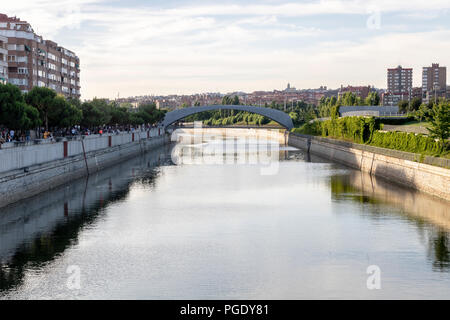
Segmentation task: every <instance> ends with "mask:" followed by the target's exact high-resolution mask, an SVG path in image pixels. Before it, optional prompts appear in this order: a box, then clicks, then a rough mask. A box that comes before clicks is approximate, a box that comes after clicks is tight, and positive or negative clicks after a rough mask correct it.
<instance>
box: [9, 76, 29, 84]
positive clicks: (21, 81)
mask: <svg viewBox="0 0 450 320" xmlns="http://www.w3.org/2000/svg"><path fill="white" fill-rule="evenodd" d="M9 83H11V84H14V85H16V86H27V85H28V80H27V79H15V78H10V79H9Z"/></svg>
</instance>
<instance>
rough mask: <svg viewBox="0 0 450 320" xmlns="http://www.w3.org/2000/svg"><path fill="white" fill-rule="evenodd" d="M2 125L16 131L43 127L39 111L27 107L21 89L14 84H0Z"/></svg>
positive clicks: (0, 122) (0, 121)
mask: <svg viewBox="0 0 450 320" xmlns="http://www.w3.org/2000/svg"><path fill="white" fill-rule="evenodd" d="M0 124H3V125H4V126H6V127H7V128H9V129H14V130H29V129H32V128H36V127H38V126H39V125H41V122H40V120H39V112H38V110H37V109H36V108H34V107H32V106H29V105H27V104H26V103H25V100H24V97H23V95H22V92H21V91H20V89H19V88H18V87H16V86H14V85H12V84H6V85H3V84H0Z"/></svg>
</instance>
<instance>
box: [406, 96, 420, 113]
mask: <svg viewBox="0 0 450 320" xmlns="http://www.w3.org/2000/svg"><path fill="white" fill-rule="evenodd" d="M421 105H422V99H420V98H418V97H416V98H414V99H412V100H411V105H410V106H409V111H417V110H419V108H420V106H421Z"/></svg>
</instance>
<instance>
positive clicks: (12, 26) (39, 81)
mask: <svg viewBox="0 0 450 320" xmlns="http://www.w3.org/2000/svg"><path fill="white" fill-rule="evenodd" d="M0 36H2V37H6V38H7V50H8V53H7V63H8V82H9V83H12V84H14V85H17V86H18V87H19V88H20V89H21V90H22V92H28V91H30V90H31V89H32V88H33V87H35V86H38V87H47V88H50V89H53V90H55V91H56V92H57V93H59V94H63V95H64V96H66V97H73V98H80V90H81V87H80V59H79V58H78V57H77V56H76V55H75V53H73V52H72V51H70V50H67V49H65V48H63V47H61V46H58V44H57V43H55V42H53V41H50V40H44V39H43V38H42V37H41V36H39V35H37V34H36V33H35V32H34V31H33V28H32V27H31V25H30V24H29V23H28V22H26V21H21V20H20V19H19V18H16V17H8V16H7V15H4V14H0Z"/></svg>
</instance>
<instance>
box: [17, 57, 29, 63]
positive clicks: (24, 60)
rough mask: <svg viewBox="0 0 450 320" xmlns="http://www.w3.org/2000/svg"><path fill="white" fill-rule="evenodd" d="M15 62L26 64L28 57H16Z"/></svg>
mask: <svg viewBox="0 0 450 320" xmlns="http://www.w3.org/2000/svg"><path fill="white" fill-rule="evenodd" d="M17 62H22V63H28V57H17Z"/></svg>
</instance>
